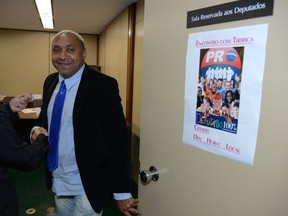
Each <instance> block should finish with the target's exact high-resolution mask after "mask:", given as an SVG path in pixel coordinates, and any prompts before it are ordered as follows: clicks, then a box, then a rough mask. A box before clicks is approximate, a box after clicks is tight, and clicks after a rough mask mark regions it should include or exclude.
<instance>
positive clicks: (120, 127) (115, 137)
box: [102, 79, 131, 193]
mask: <svg viewBox="0 0 288 216" xmlns="http://www.w3.org/2000/svg"><path fill="white" fill-rule="evenodd" d="M110 81H111V80H110ZM108 83H109V84H108ZM103 95H104V97H103V98H102V101H103V103H102V105H103V107H102V117H103V124H104V128H105V130H104V131H105V132H104V133H105V137H106V141H107V145H108V148H109V152H110V155H111V159H112V161H113V169H114V170H113V175H114V177H113V180H114V190H113V192H114V193H126V192H130V190H131V174H130V136H129V132H128V128H127V123H126V119H125V117H124V113H123V108H122V105H121V98H120V95H119V89H118V83H117V81H116V80H115V79H112V81H111V82H107V85H106V88H105V93H104V94H103Z"/></svg>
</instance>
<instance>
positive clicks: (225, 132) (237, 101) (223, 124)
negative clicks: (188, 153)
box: [183, 24, 268, 165]
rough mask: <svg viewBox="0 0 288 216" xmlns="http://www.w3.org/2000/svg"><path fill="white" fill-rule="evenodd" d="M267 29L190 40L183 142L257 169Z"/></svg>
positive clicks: (230, 31) (215, 33)
mask: <svg viewBox="0 0 288 216" xmlns="http://www.w3.org/2000/svg"><path fill="white" fill-rule="evenodd" d="M267 31H268V25H267V24H261V25H254V26H246V27H239V28H231V29H223V30H215V31H208V32H199V33H191V34H190V35H189V37H188V46H187V55H186V79H185V111H184V128H183V142H184V143H185V144H188V145H191V146H194V147H197V148H200V149H202V150H205V151H208V152H211V153H214V154H217V155H219V156H223V157H226V158H229V159H232V160H236V161H239V162H242V163H246V164H249V165H253V163H254V156H255V150H256V143H257V135H258V125H259V118H260V108H261V97H262V81H263V75H264V65H265V52H266V40H267Z"/></svg>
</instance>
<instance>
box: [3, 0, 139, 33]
mask: <svg viewBox="0 0 288 216" xmlns="http://www.w3.org/2000/svg"><path fill="white" fill-rule="evenodd" d="M134 2H137V0H52V4H53V5H52V7H53V9H52V10H53V17H54V29H51V30H50V29H43V27H42V24H41V21H40V18H39V15H38V12H37V10H36V5H35V3H34V0H0V29H20V30H34V31H52V32H58V31H61V30H63V29H71V30H74V31H76V32H78V33H82V34H100V33H101V32H102V31H103V30H104V29H105V27H106V26H107V25H108V24H109V23H110V22H111V21H112V20H113V19H114V18H115V17H117V16H118V15H119V14H120V13H121V12H122V11H123V10H124V9H125V8H127V7H128V6H129V5H130V4H132V3H134Z"/></svg>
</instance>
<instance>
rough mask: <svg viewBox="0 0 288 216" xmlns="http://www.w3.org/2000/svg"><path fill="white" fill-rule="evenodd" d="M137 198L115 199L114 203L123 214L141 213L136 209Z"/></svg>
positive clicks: (129, 215)
mask: <svg viewBox="0 0 288 216" xmlns="http://www.w3.org/2000/svg"><path fill="white" fill-rule="evenodd" d="M139 202H140V201H139V199H133V198H130V199H126V200H116V204H117V206H118V208H119V210H120V211H121V212H122V213H123V215H125V216H132V215H131V214H136V215H142V214H141V213H140V211H139V210H137V206H138V204H139Z"/></svg>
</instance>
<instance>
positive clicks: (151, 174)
mask: <svg viewBox="0 0 288 216" xmlns="http://www.w3.org/2000/svg"><path fill="white" fill-rule="evenodd" d="M140 178H141V181H142V183H144V184H148V183H149V182H151V180H152V181H158V179H159V172H158V170H157V169H156V168H155V167H154V166H151V167H150V168H149V170H144V171H142V172H140Z"/></svg>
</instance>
